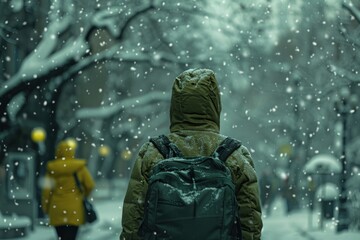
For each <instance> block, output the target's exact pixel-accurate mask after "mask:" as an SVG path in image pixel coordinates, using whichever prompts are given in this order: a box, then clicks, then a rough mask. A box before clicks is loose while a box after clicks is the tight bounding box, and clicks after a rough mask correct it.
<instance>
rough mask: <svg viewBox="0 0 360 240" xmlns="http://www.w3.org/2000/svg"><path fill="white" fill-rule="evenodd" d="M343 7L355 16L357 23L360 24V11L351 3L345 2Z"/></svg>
mask: <svg viewBox="0 0 360 240" xmlns="http://www.w3.org/2000/svg"><path fill="white" fill-rule="evenodd" d="M343 7H344V8H345V9H347V10H348V11H349V12H350V13H351V14H352V15H353V16H354V18H355V19H356V21H358V22H359V23H360V10H359V9H357V8H356V7H355V6H354V4H353V3H352V2H351V1H344V2H343Z"/></svg>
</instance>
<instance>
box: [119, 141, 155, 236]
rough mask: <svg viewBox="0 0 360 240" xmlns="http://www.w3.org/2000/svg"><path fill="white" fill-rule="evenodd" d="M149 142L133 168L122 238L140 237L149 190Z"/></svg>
mask: <svg viewBox="0 0 360 240" xmlns="http://www.w3.org/2000/svg"><path fill="white" fill-rule="evenodd" d="M148 148H149V143H145V144H144V145H143V146H142V147H141V148H140V151H139V154H138V156H137V158H136V160H135V164H134V166H133V169H132V173H131V177H130V181H129V185H128V188H127V191H126V195H125V199H124V204H123V212H122V232H121V235H120V240H134V239H136V240H137V239H140V238H139V236H138V229H139V227H140V224H141V221H142V217H143V213H144V201H145V195H146V191H147V186H148V185H147V177H146V170H145V169H144V168H146V167H144V165H146V164H144V162H145V160H146V159H147V158H149V156H148V155H149V153H148Z"/></svg>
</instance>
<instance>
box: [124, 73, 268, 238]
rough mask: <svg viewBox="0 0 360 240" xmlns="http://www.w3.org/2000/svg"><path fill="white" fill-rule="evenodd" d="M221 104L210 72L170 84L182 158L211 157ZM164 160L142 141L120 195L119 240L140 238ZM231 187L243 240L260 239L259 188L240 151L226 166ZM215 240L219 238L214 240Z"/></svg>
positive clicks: (174, 136)
mask: <svg viewBox="0 0 360 240" xmlns="http://www.w3.org/2000/svg"><path fill="white" fill-rule="evenodd" d="M220 112H221V101H220V92H219V89H218V84H217V81H216V78H215V74H214V72H213V71H211V70H209V69H195V70H193V69H190V70H187V71H185V72H183V73H182V74H180V75H179V76H178V77H177V78H176V79H175V82H174V85H173V89H172V98H171V107H170V134H169V135H168V137H169V139H170V141H171V142H173V143H175V144H176V146H177V147H178V148H179V150H180V151H181V152H182V153H183V154H184V155H185V156H187V157H195V156H200V155H202V156H210V155H211V154H212V153H213V152H214V151H215V149H216V148H217V147H218V146H219V144H220V143H221V142H222V141H223V140H224V139H225V138H226V136H224V135H221V134H219V131H220ZM161 159H163V157H162V155H161V154H160V153H159V151H158V150H157V149H156V148H155V146H154V145H153V144H152V143H150V142H147V143H145V144H144V145H143V146H142V147H141V148H140V151H139V153H138V156H137V158H136V161H135V164H134V167H133V170H132V174H131V178H130V181H129V185H128V189H127V192H126V195H125V200H124V206H123V215H122V227H123V230H122V233H121V235H120V239H121V240H133V239H140V238H139V236H138V229H139V226H140V224H141V221H142V218H143V215H144V214H143V213H144V201H145V196H146V191H147V187H148V179H149V176H150V172H151V169H152V167H153V166H154V164H155V163H156V162H158V161H160V160H161ZM226 165H227V166H228V167H229V169H230V171H231V173H232V178H233V182H234V183H235V186H236V189H235V191H236V194H237V202H238V205H239V216H240V221H241V229H242V235H243V240H260V239H261V230H262V220H261V207H260V199H259V189H258V182H257V176H256V173H255V169H254V163H253V160H252V158H251V155H250V152H249V151H248V149H247V148H246V147H245V146H241V147H240V148H239V149H237V150H236V151H235V152H234V153H233V154H232V155H231V156H230V157H229V158H228V159H227V161H226ZM219 240H220V239H219Z"/></svg>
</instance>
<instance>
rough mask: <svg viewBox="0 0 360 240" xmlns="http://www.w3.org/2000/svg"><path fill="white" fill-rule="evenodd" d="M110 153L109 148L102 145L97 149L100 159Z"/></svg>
mask: <svg viewBox="0 0 360 240" xmlns="http://www.w3.org/2000/svg"><path fill="white" fill-rule="evenodd" d="M109 153H110V148H109V147H108V146H106V145H102V146H100V147H99V154H100V156H102V157H106V156H107V155H109Z"/></svg>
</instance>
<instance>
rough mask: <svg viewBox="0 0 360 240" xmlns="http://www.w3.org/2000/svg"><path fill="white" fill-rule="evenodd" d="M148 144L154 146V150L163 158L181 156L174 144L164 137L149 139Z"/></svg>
mask: <svg viewBox="0 0 360 240" xmlns="http://www.w3.org/2000/svg"><path fill="white" fill-rule="evenodd" d="M150 142H151V143H152V144H154V146H155V147H156V149H157V150H158V151H159V152H160V153H161V155H162V156H163V157H164V158H171V157H182V156H183V154H182V153H181V151H180V150H179V148H178V147H177V146H176V145H175V144H174V143H172V142H171V141H170V140H169V138H168V137H167V136H165V135H160V136H158V137H154V138H150Z"/></svg>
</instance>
